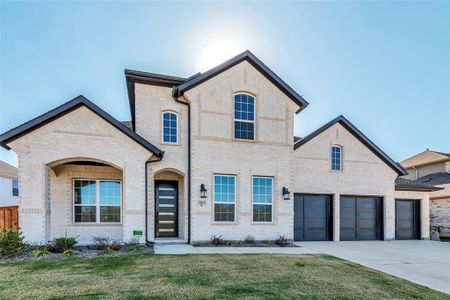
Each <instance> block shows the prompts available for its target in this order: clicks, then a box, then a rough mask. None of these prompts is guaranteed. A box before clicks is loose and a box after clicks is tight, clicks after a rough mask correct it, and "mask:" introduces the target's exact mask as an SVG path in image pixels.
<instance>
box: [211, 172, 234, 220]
mask: <svg viewBox="0 0 450 300" xmlns="http://www.w3.org/2000/svg"><path fill="white" fill-rule="evenodd" d="M216 177H234V203H232V202H216V199H215V197H216V192H215V190H216V183H215V182H216ZM212 186H213V188H212V190H213V191H212V200H213V209H212V211H213V216H212V217H213V223H215V224H235V223H236V220H237V216H236V214H237V193H236V191H237V176H236V175H230V174H214V175H213V184H212ZM216 203H217V204H234V220H233V221H216V205H215V204H216Z"/></svg>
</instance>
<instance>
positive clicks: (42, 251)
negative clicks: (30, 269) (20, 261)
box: [31, 247, 50, 258]
mask: <svg viewBox="0 0 450 300" xmlns="http://www.w3.org/2000/svg"><path fill="white" fill-rule="evenodd" d="M49 253H50V252H48V250H47V248H45V247H42V248H36V249H34V250H33V252H32V253H31V256H32V257H34V258H38V257H41V256H45V255H47V254H49Z"/></svg>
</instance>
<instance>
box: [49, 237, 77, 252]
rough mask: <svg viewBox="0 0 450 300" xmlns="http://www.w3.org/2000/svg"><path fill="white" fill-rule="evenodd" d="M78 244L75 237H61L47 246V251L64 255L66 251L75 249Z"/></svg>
mask: <svg viewBox="0 0 450 300" xmlns="http://www.w3.org/2000/svg"><path fill="white" fill-rule="evenodd" d="M77 243H78V241H77V240H76V238H75V237H67V236H66V237H59V238H56V239H54V240H52V241H51V242H49V243H48V244H47V250H48V251H50V252H52V253H63V252H64V251H66V250H69V249H73V247H74V246H75V245H76V244H77Z"/></svg>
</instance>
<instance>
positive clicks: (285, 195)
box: [281, 186, 291, 200]
mask: <svg viewBox="0 0 450 300" xmlns="http://www.w3.org/2000/svg"><path fill="white" fill-rule="evenodd" d="M281 193H282V194H283V199H284V200H290V199H291V197H290V195H291V192H289V190H288V189H287V187H284V186H283V189H282V190H281Z"/></svg>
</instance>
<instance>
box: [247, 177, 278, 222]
mask: <svg viewBox="0 0 450 300" xmlns="http://www.w3.org/2000/svg"><path fill="white" fill-rule="evenodd" d="M255 178H264V179H271V180H272V202H271V203H270V204H269V203H258V202H255V199H254V195H255V192H254V187H255V186H254V181H255ZM274 181H275V180H274V178H273V177H271V176H252V223H254V224H273V223H274V207H273V206H274V193H275V191H274ZM255 204H258V205H271V206H272V210H271V213H272V220H271V221H270V222H267V221H255V220H254V219H253V205H255Z"/></svg>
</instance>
